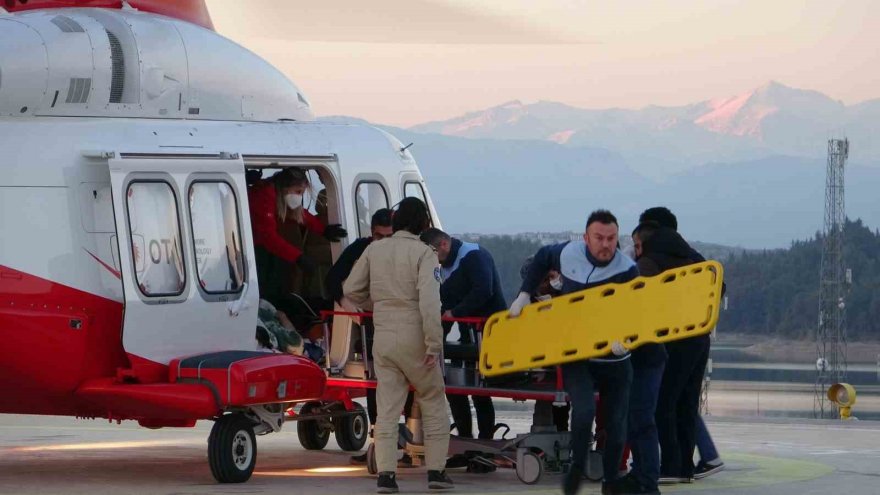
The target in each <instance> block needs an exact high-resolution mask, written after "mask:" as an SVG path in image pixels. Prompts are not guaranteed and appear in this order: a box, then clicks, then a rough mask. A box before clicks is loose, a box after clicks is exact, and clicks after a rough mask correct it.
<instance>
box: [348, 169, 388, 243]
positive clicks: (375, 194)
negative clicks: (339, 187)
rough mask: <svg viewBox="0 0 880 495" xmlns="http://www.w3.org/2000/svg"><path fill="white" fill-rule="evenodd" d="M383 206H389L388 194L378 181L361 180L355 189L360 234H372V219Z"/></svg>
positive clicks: (361, 235)
mask: <svg viewBox="0 0 880 495" xmlns="http://www.w3.org/2000/svg"><path fill="white" fill-rule="evenodd" d="M382 208H388V194H387V193H386V192H385V188H384V187H382V184H380V183H378V182H361V183H359V184H358V185H357V190H356V191H355V209H356V211H357V220H358V235H359V236H360V237H368V236H370V235H371V234H370V221H371V220H372V218H373V214H374V213H376V212H377V211H379V210H381V209H382Z"/></svg>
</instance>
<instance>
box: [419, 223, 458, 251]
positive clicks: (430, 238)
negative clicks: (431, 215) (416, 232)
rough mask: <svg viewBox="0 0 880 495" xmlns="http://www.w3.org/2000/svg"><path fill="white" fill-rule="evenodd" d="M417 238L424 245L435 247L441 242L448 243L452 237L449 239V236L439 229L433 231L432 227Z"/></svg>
mask: <svg viewBox="0 0 880 495" xmlns="http://www.w3.org/2000/svg"><path fill="white" fill-rule="evenodd" d="M419 238H420V239H421V240H422V242H424V243H425V244H427V245H429V246H435V247H436V246H437V244H439V243H440V242H441V241H449V240H451V239H452V237H450V236H449V234H447V233H446V232H443V231H442V230H440V229H435V228H433V227H432V228H430V229H428V230H426V231H424V232H422V235H420V236H419Z"/></svg>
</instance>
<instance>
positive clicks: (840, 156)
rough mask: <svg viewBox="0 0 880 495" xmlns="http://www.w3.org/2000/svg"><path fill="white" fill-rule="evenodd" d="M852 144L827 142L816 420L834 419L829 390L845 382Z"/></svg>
mask: <svg viewBox="0 0 880 495" xmlns="http://www.w3.org/2000/svg"><path fill="white" fill-rule="evenodd" d="M848 156H849V140H847V139H830V140H828V169H827V176H826V179H825V230H824V232H823V245H822V264H821V268H820V274H819V326H818V329H817V332H816V353H817V355H818V359H817V360H816V385H815V398H814V400H813V416H814V417H816V418H834V417H836V416H837V414H838V413H837V410H836V409H835V408H834V407H833V406H832V405H831V403H830V402H829V401H828V398H827V396H826V393H827V390H828V387H829V386H830V385H833V384H834V383H840V382H843V381H845V378H846V301H845V296H846V288H847V282H848V281H849V280H850V279H851V275H850V274H849V271H848V270H846V269H845V268H844V264H843V246H844V225H845V223H846V209H845V203H844V189H843V177H844V165H845V164H846V159H847V157H848Z"/></svg>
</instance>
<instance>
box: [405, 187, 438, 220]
mask: <svg viewBox="0 0 880 495" xmlns="http://www.w3.org/2000/svg"><path fill="white" fill-rule="evenodd" d="M403 197H404V198H409V197H414V198H419V199H421V200H422V203H425V206H427V205H428V199H427V198H426V197H425V189H424V188H423V187H422V185H421V184H420V183H418V182H409V181H408V182H405V183H404V184H403ZM428 216H429V217H430V216H432V215H431V211H430V207H429V208H428ZM433 224H434V219H433V218H431V225H433Z"/></svg>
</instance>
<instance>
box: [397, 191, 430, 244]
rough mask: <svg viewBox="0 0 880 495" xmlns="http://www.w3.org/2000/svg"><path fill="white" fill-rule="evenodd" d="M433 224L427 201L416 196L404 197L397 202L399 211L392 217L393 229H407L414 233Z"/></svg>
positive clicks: (417, 233) (420, 231) (416, 233)
mask: <svg viewBox="0 0 880 495" xmlns="http://www.w3.org/2000/svg"><path fill="white" fill-rule="evenodd" d="M430 226H431V217H430V215H428V207H427V205H425V202H424V201H422V200H421V199H419V198H416V197H414V196H410V197H408V198H404V199H403V201H401V202H400V203H397V211H395V212H394V215H392V217H391V229H392V230H394V232H397V231H399V230H405V231H407V232H409V233H410V234H413V235H419V234H421V233H422V232H423V231H424V230H425V229H427V228H428V227H430Z"/></svg>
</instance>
